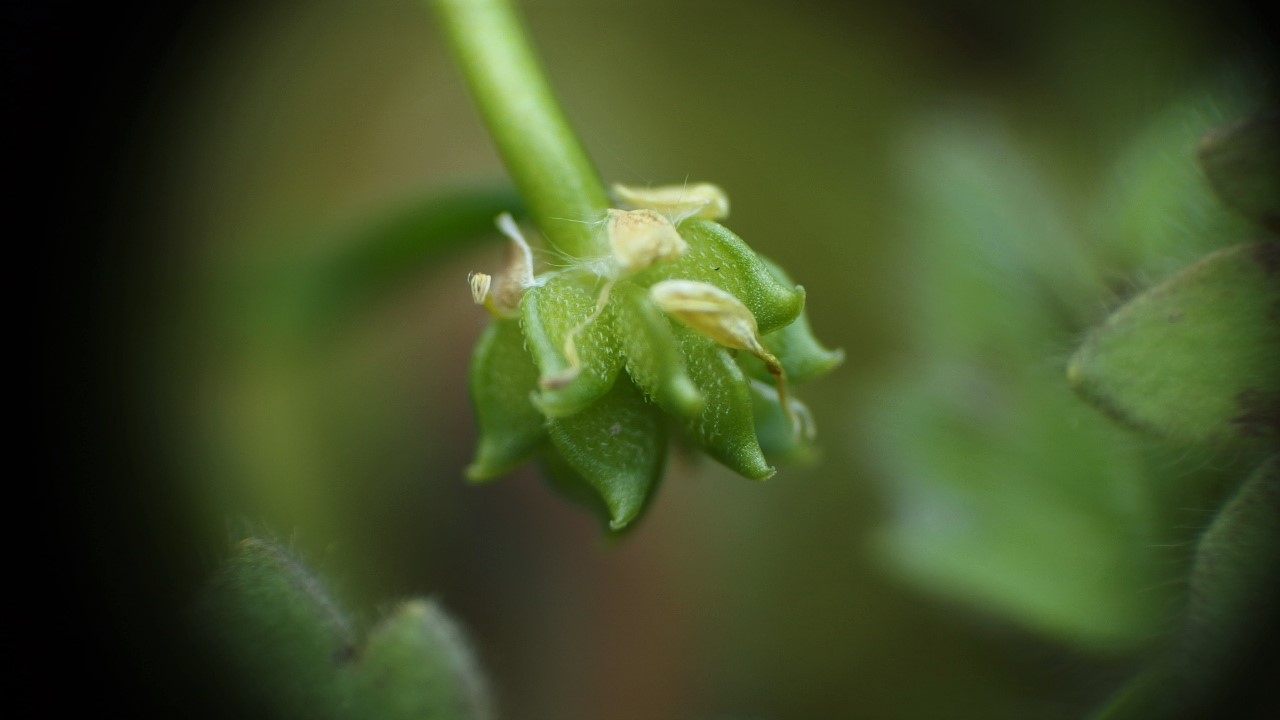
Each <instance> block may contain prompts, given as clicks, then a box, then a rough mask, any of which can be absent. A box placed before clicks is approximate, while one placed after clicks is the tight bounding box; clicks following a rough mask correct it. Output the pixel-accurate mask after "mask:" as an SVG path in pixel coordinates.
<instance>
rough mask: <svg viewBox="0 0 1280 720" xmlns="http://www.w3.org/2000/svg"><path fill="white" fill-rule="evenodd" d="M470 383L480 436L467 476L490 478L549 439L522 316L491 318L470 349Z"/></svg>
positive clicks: (481, 479)
mask: <svg viewBox="0 0 1280 720" xmlns="http://www.w3.org/2000/svg"><path fill="white" fill-rule="evenodd" d="M468 384H469V386H470V390H471V404H472V407H473V409H474V410H475V414H476V422H477V424H478V425H479V431H480V438H479V441H478V443H477V446H476V455H475V459H474V460H472V462H471V464H470V465H469V466H468V467H467V477H468V478H469V479H471V480H472V481H477V482H478V481H484V480H492V479H494V478H496V477H499V476H501V475H503V474H505V473H507V472H510V471H511V470H513V469H514V468H516V467H517V466H519V465H520V464H521V463H523V462H525V461H526V460H528V459H529V458H530V457H531V456H532V455H533V454H534V453H535V452H536V451H537V450H538V448H539V447H541V446H542V445H543V444H544V443H545V442H546V439H547V433H546V429H545V425H546V419H545V418H544V417H543V415H542V413H540V412H538V409H537V408H536V407H534V405H533V402H532V400H531V395H532V393H533V392H534V391H535V390H536V389H537V386H538V369H537V368H536V367H535V366H534V364H533V359H532V358H531V357H529V353H528V352H527V351H526V350H525V349H524V336H523V335H522V334H521V332H520V324H519V323H518V322H516V321H515V320H494V321H493V322H491V323H489V327H487V328H485V330H484V333H483V334H482V335H481V336H480V341H479V343H477V344H476V349H475V353H474V354H473V355H472V358H471V371H470V374H469V377H468Z"/></svg>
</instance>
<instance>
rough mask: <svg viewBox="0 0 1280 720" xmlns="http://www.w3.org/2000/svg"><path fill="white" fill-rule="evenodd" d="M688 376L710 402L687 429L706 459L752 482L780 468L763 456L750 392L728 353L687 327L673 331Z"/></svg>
mask: <svg viewBox="0 0 1280 720" xmlns="http://www.w3.org/2000/svg"><path fill="white" fill-rule="evenodd" d="M672 329H673V331H674V333H675V336H676V341H677V342H678V343H679V344H680V352H681V354H682V355H684V358H685V361H686V363H687V365H686V367H687V368H688V370H689V375H690V377H692V378H693V382H694V384H695V385H697V386H698V389H699V390H700V391H701V392H702V395H703V396H704V397H705V398H706V399H707V402H706V405H705V407H703V409H702V412H700V413H698V415H697V416H696V417H693V418H691V419H688V420H686V421H685V430H686V431H687V432H688V434H689V436H690V437H691V438H692V439H693V440H694V442H695V443H697V445H698V446H699V447H701V448H702V449H703V450H704V451H706V453H707V454H708V455H710V456H711V457H713V458H715V459H716V460H718V461H720V463H722V464H723V465H725V466H726V467H728V468H729V469H730V470H733V471H734V472H736V473H738V474H739V475H742V476H743V477H746V478H750V479H752V480H765V479H767V478H769V477H772V476H773V474H774V473H775V472H777V470H775V469H774V468H773V467H772V466H770V465H769V463H768V462H767V461H766V460H765V458H764V452H763V451H762V450H761V449H760V442H759V440H757V439H756V429H755V414H754V411H753V409H752V405H751V389H750V387H749V385H748V383H747V378H746V376H745V375H743V373H742V368H740V367H738V364H737V363H736V362H734V360H733V358H732V357H731V356H730V354H729V351H728V350H726V349H725V348H723V347H720V346H719V345H717V344H716V343H715V342H714V341H712V340H710V339H708V338H705V337H702V336H701V335H699V334H697V333H695V332H694V331H692V330H690V329H688V328H685V327H673V328H672Z"/></svg>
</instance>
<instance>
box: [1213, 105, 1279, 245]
mask: <svg viewBox="0 0 1280 720" xmlns="http://www.w3.org/2000/svg"><path fill="white" fill-rule="evenodd" d="M1198 158H1199V160H1200V168H1201V169H1202V170H1204V174H1205V177H1207V178H1208V179H1209V185H1210V186H1211V187H1213V190H1214V192H1215V193H1216V194H1217V195H1218V198H1219V199H1221V200H1222V202H1223V204H1224V205H1226V206H1228V207H1230V208H1232V209H1234V210H1236V211H1238V212H1239V213H1240V214H1241V215H1244V216H1245V217H1247V218H1249V219H1250V220H1253V221H1254V222H1257V223H1259V224H1261V225H1263V226H1265V227H1267V228H1269V229H1270V230H1271V231H1272V232H1276V233H1280V110H1276V109H1272V110H1270V111H1267V112H1258V113H1255V114H1254V115H1252V116H1250V117H1248V118H1245V119H1244V120H1242V121H1240V122H1238V123H1235V124H1232V125H1228V126H1226V127H1221V128H1218V129H1216V130H1213V131H1211V132H1210V133H1209V134H1207V135H1205V136H1204V138H1203V139H1202V140H1201V141H1200V150H1199V153H1198Z"/></svg>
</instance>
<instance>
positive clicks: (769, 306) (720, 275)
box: [637, 218, 804, 333]
mask: <svg viewBox="0 0 1280 720" xmlns="http://www.w3.org/2000/svg"><path fill="white" fill-rule="evenodd" d="M680 234H681V236H683V237H684V239H685V241H686V242H688V244H689V250H688V252H686V253H685V254H684V256H683V257H681V258H680V259H679V260H677V261H676V262H673V263H669V264H667V265H659V266H657V267H654V268H652V269H650V270H647V271H645V272H644V273H642V274H641V275H640V276H638V277H637V282H639V283H640V284H642V285H645V286H648V285H652V284H654V283H656V282H660V281H662V280H696V281H700V282H705V283H710V284H712V285H715V286H716V287H718V288H720V289H721V290H724V291H725V292H727V293H729V294H730V295H733V296H734V297H736V298H738V299H739V300H741V301H742V304H744V305H746V306H747V309H749V310H750V311H751V314H752V315H754V316H755V318H756V323H757V325H759V328H760V332H762V333H768V332H772V331H774V330H776V329H778V328H780V327H782V326H784V325H787V324H788V323H790V322H792V321H793V320H795V319H796V317H797V316H799V315H800V311H801V310H802V309H803V308H804V288H802V287H800V286H799V285H791V284H788V283H782V282H779V281H778V279H777V278H776V277H774V275H773V273H771V272H770V271H769V268H768V267H767V266H766V265H765V264H764V262H763V261H762V260H761V259H760V256H758V255H756V253H755V251H754V250H752V249H751V248H750V247H748V246H747V244H746V243H744V242H743V241H742V238H739V237H738V236H737V235H734V234H733V233H732V232H730V231H729V229H728V228H726V227H724V226H723V225H721V224H719V223H717V222H714V221H712V220H706V219H703V218H690V219H688V220H685V221H684V222H682V223H680Z"/></svg>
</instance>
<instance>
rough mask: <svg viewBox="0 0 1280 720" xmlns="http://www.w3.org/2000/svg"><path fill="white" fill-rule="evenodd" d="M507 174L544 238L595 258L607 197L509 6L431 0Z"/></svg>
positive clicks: (490, 0)
mask: <svg viewBox="0 0 1280 720" xmlns="http://www.w3.org/2000/svg"><path fill="white" fill-rule="evenodd" d="M431 3H432V5H433V6H434V7H435V10H436V16H437V17H438V18H439V19H440V22H441V25H442V26H443V29H444V33H445V36H446V37H447V38H448V41H449V44H450V46H451V47H452V49H453V53H454V56H455V57H456V58H457V61H458V64H459V65H460V66H461V67H462V71H463V75H464V76H465V78H466V82H467V85H468V86H469V87H470V89H471V94H472V97H473V98H474V100H475V102H476V105H478V106H479V108H480V113H481V115H483V116H484V120H485V123H486V124H487V125H488V126H489V133H490V134H491V135H492V136H493V138H494V140H495V141H496V142H497V145H498V151H499V152H500V153H501V154H502V158H503V161H505V162H506V164H507V170H508V171H509V172H510V173H511V176H512V178H513V179H514V180H515V183H516V186H517V187H518V188H519V189H520V194H521V195H523V196H524V199H525V202H526V203H528V205H529V210H530V212H531V214H532V215H533V217H534V219H535V220H536V221H537V223H538V226H539V227H540V228H541V230H542V233H543V234H544V235H545V236H546V237H547V240H548V241H549V242H550V243H551V245H552V246H553V247H555V248H556V249H557V250H560V251H563V252H566V253H568V254H570V255H573V256H577V257H587V256H592V255H597V254H600V252H601V250H600V247H599V245H600V241H599V240H597V235H596V233H595V228H596V226H595V224H594V223H593V222H592V221H595V220H597V219H600V218H602V217H603V216H604V211H605V210H606V209H608V207H609V199H608V195H606V193H605V189H604V185H603V184H602V183H601V182H600V176H599V174H598V173H597V172H596V169H595V167H594V166H593V165H592V164H591V161H590V160H589V159H588V158H587V154H586V152H585V151H584V150H583V148H582V145H581V144H580V143H579V142H578V139H577V137H576V136H575V135H574V133H573V131H572V129H571V128H570V127H569V122H568V120H567V119H566V118H565V116H564V112H563V111H562V110H561V109H560V105H559V103H557V102H556V99H555V95H554V94H553V93H552V92H551V88H550V86H549V85H548V84H547V81H546V78H544V77H543V75H542V71H541V67H540V66H539V64H538V61H537V58H536V57H535V55H534V52H533V48H532V47H531V46H530V43H529V40H528V38H527V37H526V35H525V33H524V30H523V28H522V26H521V22H520V19H519V17H518V16H517V14H516V12H515V10H514V8H513V7H512V6H511V3H510V2H509V0H431Z"/></svg>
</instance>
